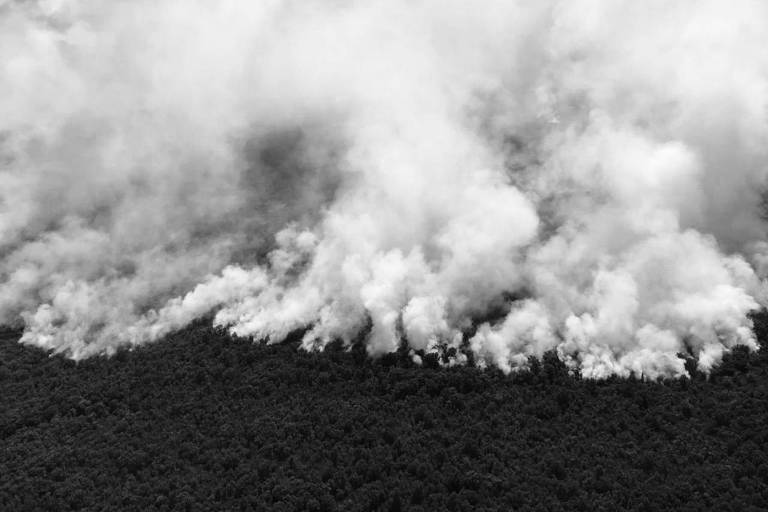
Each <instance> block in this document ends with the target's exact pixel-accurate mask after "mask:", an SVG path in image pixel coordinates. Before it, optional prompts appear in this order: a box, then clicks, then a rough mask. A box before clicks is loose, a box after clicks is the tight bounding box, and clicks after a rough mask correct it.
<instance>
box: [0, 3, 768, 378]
mask: <svg viewBox="0 0 768 512" xmlns="http://www.w3.org/2000/svg"><path fill="white" fill-rule="evenodd" d="M766 47H768V4H765V3H764V2H760V1H749V0H743V1H735V2H730V3H728V4H727V5H726V4H725V3H723V2H717V1H703V2H702V1H695V2H694V1H692V0H691V1H681V2H676V3H674V4H669V3H668V2H661V1H657V0H651V1H648V2H630V1H620V2H596V1H593V0H576V1H573V0H570V1H567V2H566V1H548V2H526V1H488V2H483V3H482V4H479V5H478V4H475V5H471V6H470V5H469V4H468V3H466V2H460V1H457V0H456V1H454V0H450V1H444V0H443V1H437V0H421V1H417V2H411V1H405V0H394V1H393V0H387V1H384V0H372V1H368V2H343V1H341V2H291V1H278V0H271V1H264V2H234V1H223V2H216V3H210V2H202V1H197V0H193V1H190V0H183V1H182V0H163V1H149V0H138V1H131V2H122V1H118V2H109V3H105V2H97V1H95V0H38V1H33V2H16V1H7V0H6V1H2V0H0V63H1V64H0V324H7V325H17V326H23V328H24V334H23V337H22V342H24V343H28V344H31V345H36V346H39V347H42V348H45V349H49V350H52V351H55V352H62V353H65V354H67V355H69V356H70V357H73V358H75V359H80V358H85V357H89V356H93V355H97V354H108V355H109V354H112V353H114V352H115V350H117V349H118V348H120V347H129V346H133V345H137V344H141V343H146V342H150V341H154V340H158V339H160V338H162V337H163V336H164V335H166V334H168V333H170V332H172V331H174V330H176V329H179V328H181V327H183V326H184V325H186V324H188V323H190V322H192V321H193V320H195V319H197V318H200V317H202V316H206V315H210V314H214V322H215V323H216V324H218V325H221V326H225V327H227V328H228V329H230V330H231V332H232V333H234V334H236V335H239V336H250V337H253V338H254V339H257V340H267V341H268V342H270V343H277V342H280V341H282V340H283V339H285V338H286V337H287V336H288V335H289V334H290V333H293V332H296V331H303V332H304V334H303V346H304V347H305V348H307V349H322V347H324V346H325V345H326V344H328V343H330V342H332V341H334V340H342V341H343V342H344V343H347V344H350V343H354V342H362V343H365V344H366V347H367V350H368V352H369V353H370V354H371V355H372V356H376V355H379V354H383V353H387V352H392V351H394V350H397V349H398V347H400V346H401V345H402V344H406V346H407V347H409V348H410V349H411V350H413V351H414V358H415V359H416V360H418V355H417V354H418V353H424V352H435V351H442V352H443V353H445V354H448V353H450V354H451V357H446V358H445V359H444V360H445V361H447V363H446V364H462V363H464V362H465V361H466V360H467V354H470V353H471V354H473V356H474V360H475V361H476V362H478V363H479V364H480V365H481V366H496V367H499V368H501V369H502V370H503V371H505V372H509V371H513V370H515V369H517V368H522V367H525V366H526V365H527V364H528V361H529V358H530V357H531V356H541V355H542V354H543V353H544V352H546V351H549V350H556V351H557V353H558V354H559V355H560V357H561V358H562V359H563V360H564V361H565V362H566V363H567V364H568V365H569V366H570V367H571V368H573V369H577V370H579V371H581V373H582V374H583V375H584V376H587V377H595V378H601V377H606V376H609V375H614V374H618V375H629V374H630V373H636V374H642V375H645V376H647V377H650V378H655V377H659V376H680V375H684V374H686V373H687V372H686V369H685V365H684V363H685V359H684V358H683V357H684V356H686V357H687V356H688V355H690V356H692V357H695V358H696V359H697V361H698V365H699V367H700V368H701V369H703V370H705V371H706V370H708V369H709V368H711V367H712V365H714V364H716V363H717V362H718V361H719V360H720V358H721V357H722V355H723V353H724V352H725V351H727V350H729V349H730V348H732V347H734V346H735V345H739V344H742V345H747V346H749V347H752V348H755V347H756V342H755V339H754V335H753V333H752V324H751V320H750V317H749V314H750V312H752V311H754V310H756V309H759V308H761V307H763V306H764V305H765V304H766V289H765V284H764V276H765V275H766V272H768V241H766V240H765V234H766V224H765V219H764V216H765V211H764V206H765V201H764V193H763V191H764V190H765V186H766V179H767V178H768V53H766V52H765V50H764V49H765V48H766ZM450 348H455V349H458V350H454V351H446V349H450Z"/></svg>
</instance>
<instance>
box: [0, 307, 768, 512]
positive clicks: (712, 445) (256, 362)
mask: <svg viewBox="0 0 768 512" xmlns="http://www.w3.org/2000/svg"><path fill="white" fill-rule="evenodd" d="M756 321H757V322H756V323H757V325H756V329H757V331H758V334H759V336H760V338H761V340H762V342H763V343H766V339H768V320H766V318H765V317H764V316H760V317H758V318H756ZM766 507H768V349H763V350H761V351H759V352H757V353H749V352H747V351H746V350H741V349H739V350H736V351H735V352H734V353H733V354H732V355H730V356H728V357H727V358H726V359H725V361H724V362H723V364H722V365H721V366H720V367H719V368H718V369H717V370H716V371H715V372H714V373H713V374H712V375H711V377H710V378H709V379H707V378H705V376H703V375H700V374H694V375H693V376H692V378H691V379H682V380H676V381H665V382H646V381H642V380H637V379H611V380H607V381H601V382H595V381H589V380H582V379H579V378H578V376H571V375H569V374H568V373H567V372H566V371H565V368H564V367H563V365H562V364H561V363H560V362H559V361H558V359H557V358H556V357H554V356H552V355H548V356H547V357H545V358H544V360H543V361H540V362H537V363H536V364H534V366H533V368H532V370H531V371H530V372H524V373H518V374H516V375H513V376H505V375H503V374H501V373H500V372H498V371H495V370H493V371H490V370H486V371H481V370H479V369H477V368H471V367H463V368H441V367H439V365H438V364H437V361H436V360H435V359H434V358H429V357H428V358H425V364H424V367H417V366H415V365H414V364H413V363H412V362H411V361H410V359H409V358H408V357H407V355H406V354H404V353H399V354H393V355H391V356H387V357H384V358H382V359H379V360H376V361H372V360H370V359H368V358H367V357H366V356H365V353H364V351H363V350H362V349H360V348H356V349H353V350H351V351H345V350H343V349H342V348H341V347H338V346H334V347H331V348H330V349H328V350H327V351H325V352H324V353H306V352H303V351H300V350H297V347H296V344H295V343H293V342H291V343H285V344H282V345H275V346H265V345H260V344H252V343H249V342H248V341H246V340H237V339H232V338H230V337H229V336H227V335H225V334H223V333H221V332H218V331H216V330H214V329H212V328H208V327H204V326H203V325H202V324H200V325H196V326H193V327H190V328H189V329H186V330H184V331H182V332H179V333H177V334H175V335H173V336H171V337H169V338H168V339H167V340H165V341H163V342H161V343H157V344H154V345H151V346H147V347H143V348H141V349H137V350H135V351H133V352H127V351H124V352H121V353H119V354H118V355H117V356H116V357H113V358H111V359H106V358H96V359H90V360H86V361H83V362H81V363H79V364H76V363H74V362H72V361H70V360H67V359H64V358H62V357H58V356H55V357H49V356H48V355H46V354H45V353H43V352H41V351H38V350H33V349H30V348H27V347H22V346H20V345H19V344H17V343H16V337H15V336H14V335H13V334H11V333H6V334H5V335H4V336H2V339H1V340H0V510H8V511H22V510H56V511H58V510H118V509H121V510H270V511H272V510H274V511H290V510H308V511H312V510H317V511H321V510H328V511H329V510H340V511H341V510H343V511H346V510H385V511H397V510H422V511H437V510H451V511H453V510H553V511H554V510H590V511H592V510H605V511H613V510H647V511H656V510H720V511H728V510H733V511H749V510H755V511H756V510H765V509H766Z"/></svg>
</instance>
